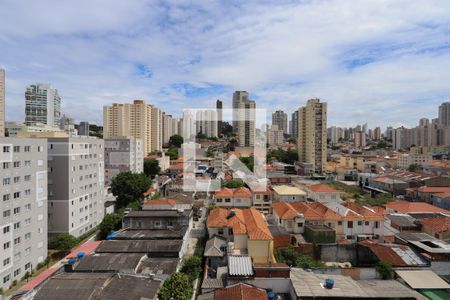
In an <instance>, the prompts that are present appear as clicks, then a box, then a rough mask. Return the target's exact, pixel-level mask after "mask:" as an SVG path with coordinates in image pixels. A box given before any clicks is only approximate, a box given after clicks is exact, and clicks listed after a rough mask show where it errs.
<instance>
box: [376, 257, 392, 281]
mask: <svg viewBox="0 0 450 300" xmlns="http://www.w3.org/2000/svg"><path fill="white" fill-rule="evenodd" d="M375 270H377V272H378V274H380V275H381V278H383V279H392V278H393V277H394V270H393V268H392V265H391V264H388V263H386V262H384V261H379V262H378V263H377V265H376V266H375Z"/></svg>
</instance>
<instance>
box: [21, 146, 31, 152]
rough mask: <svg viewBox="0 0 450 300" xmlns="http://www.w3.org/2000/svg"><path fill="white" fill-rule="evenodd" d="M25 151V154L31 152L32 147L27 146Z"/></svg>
mask: <svg viewBox="0 0 450 300" xmlns="http://www.w3.org/2000/svg"><path fill="white" fill-rule="evenodd" d="M23 151H24V152H30V151H31V147H30V146H25V147H23Z"/></svg>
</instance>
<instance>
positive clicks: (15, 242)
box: [14, 237, 20, 245]
mask: <svg viewBox="0 0 450 300" xmlns="http://www.w3.org/2000/svg"><path fill="white" fill-rule="evenodd" d="M18 244H20V237H17V238H15V239H14V245H18Z"/></svg>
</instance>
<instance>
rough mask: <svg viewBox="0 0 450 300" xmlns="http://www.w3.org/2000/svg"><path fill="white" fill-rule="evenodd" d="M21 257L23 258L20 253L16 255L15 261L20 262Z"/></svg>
mask: <svg viewBox="0 0 450 300" xmlns="http://www.w3.org/2000/svg"><path fill="white" fill-rule="evenodd" d="M20 256H21V254H20V252H17V253H14V261H18V260H20Z"/></svg>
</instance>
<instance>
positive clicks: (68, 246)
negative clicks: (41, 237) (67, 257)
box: [56, 233, 79, 253]
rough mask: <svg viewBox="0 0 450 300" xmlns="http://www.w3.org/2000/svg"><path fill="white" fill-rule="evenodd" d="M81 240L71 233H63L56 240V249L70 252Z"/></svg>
mask: <svg viewBox="0 0 450 300" xmlns="http://www.w3.org/2000/svg"><path fill="white" fill-rule="evenodd" d="M78 243H79V240H78V239H77V238H76V237H74V236H73V235H71V234H69V233H61V234H60V235H58V238H57V240H56V249H58V250H59V251H62V252H64V253H69V252H70V250H72V248H73V247H75V246H76V245H78Z"/></svg>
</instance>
